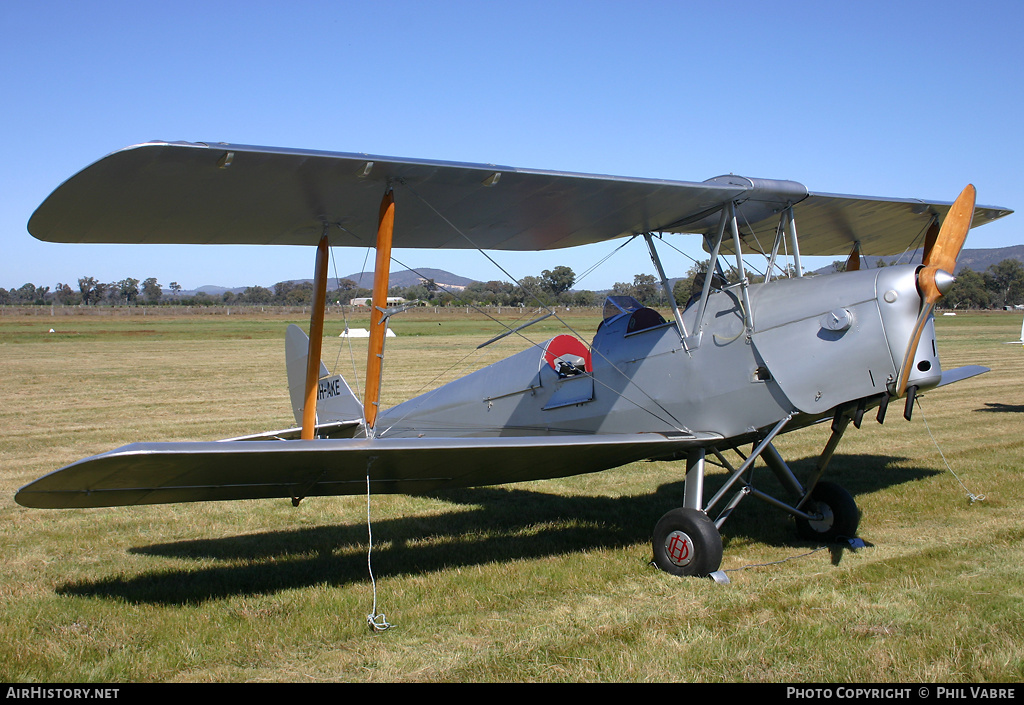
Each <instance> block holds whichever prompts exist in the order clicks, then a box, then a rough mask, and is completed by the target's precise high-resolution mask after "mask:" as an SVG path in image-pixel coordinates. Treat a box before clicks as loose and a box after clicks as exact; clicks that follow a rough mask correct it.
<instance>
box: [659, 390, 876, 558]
mask: <svg viewBox="0 0 1024 705" xmlns="http://www.w3.org/2000/svg"><path fill="white" fill-rule="evenodd" d="M791 419H792V415H790V416H789V417H787V418H784V419H782V420H781V421H779V423H777V424H776V425H775V427H774V428H772V429H771V431H769V432H768V433H767V434H766V435H765V436H764V437H763V438H762V439H761V441H760V442H759V443H758V444H757V445H756V446H755V448H754V450H753V452H752V453H751V454H750V456H749V457H746V458H744V460H743V463H742V464H741V465H740V466H739V467H738V468H733V467H732V466H731V465H730V464H729V462H728V461H727V460H726V458H725V457H724V456H723V455H722V454H721V453H720V452H719V451H718V450H717V449H712V452H713V453H714V454H715V456H716V457H717V458H718V460H719V461H720V462H721V463H722V465H723V466H724V467H725V468H727V469H728V470H729V471H730V473H731V474H730V475H729V478H728V479H727V480H726V482H725V484H724V485H723V486H722V488H721V489H720V490H719V491H718V492H717V493H716V494H715V496H714V497H713V498H712V499H711V501H710V502H708V504H707V505H706V506H705V505H704V455H705V450H704V449H703V448H698V449H694V450H693V451H691V452H690V453H689V455H688V456H687V459H686V484H685V487H684V491H683V506H682V507H680V508H679V509H673V510H672V511H670V512H668V513H667V514H665V516H663V517H662V518H661V520H660V521H659V522H658V524H657V526H655V528H654V539H653V541H652V547H653V549H654V563H655V565H657V566H658V567H659V568H661V569H662V570H664V571H666V572H668V573H671V574H673V575H681V576H699V577H704V576H708V575H711V574H712V573H715V572H716V571H718V569H719V567H720V566H721V564H722V537H721V534H720V533H719V531H720V529H721V528H722V524H724V523H725V520H726V519H727V518H728V517H729V514H731V513H732V510H733V509H735V508H736V506H737V505H738V504H739V503H740V501H741V500H742V499H743V498H745V497H747V496H748V495H753V496H754V497H756V498H757V499H760V500H762V501H764V502H767V503H768V504H771V505H773V506H775V507H778V508H779V509H782V510H783V511H785V512H787V513H789V514H792V515H793V516H794V517H795V518H796V526H797V533H798V534H799V536H800V537H801V538H803V539H810V540H815V541H829V542H832V541H836V540H838V539H840V538H854V537H855V536H856V534H857V525H858V524H859V523H860V512H859V511H858V509H857V504H856V502H855V501H854V499H853V496H852V495H850V493H849V492H847V491H846V490H844V489H843V488H842V487H840V486H839V485H837V484H835V483H833V482H819V479H820V478H821V476H822V474H824V472H825V468H826V467H827V466H828V463H829V461H830V460H831V459H832V454H833V453H834V452H835V449H836V447H837V446H838V445H839V440H840V439H841V438H842V436H843V433H844V432H845V431H846V427H847V426H848V425H849V423H850V421H851V420H852V419H851V417H850V416H849V415H848V413H846V411H844V410H839V411H838V412H837V413H836V415H835V418H834V419H833V422H832V435H831V436H830V437H829V439H828V442H827V443H826V444H825V448H824V450H823V451H822V452H821V455H820V456H819V458H818V463H817V467H816V468H815V470H814V472H813V473H812V475H811V477H810V479H809V480H808V483H807V486H806V487H805V486H804V485H803V484H802V483H801V482H800V481H799V480H798V479H797V478H796V476H795V475H794V474H793V471H792V470H790V468H789V466H788V465H786V463H785V461H784V460H783V459H782V456H781V455H780V454H779V452H778V451H777V450H776V449H775V447H774V446H773V445H772V440H773V439H774V438H775V436H777V435H778V434H779V433H781V432H782V430H783V429H784V428H785V427H786V424H787V423H789V421H790V420H791ZM857 420H858V421H859V413H858V414H857ZM741 455H742V454H741ZM758 457H761V458H762V459H763V460H764V461H765V464H766V465H767V466H768V467H769V469H771V470H772V472H773V473H774V475H775V476H776V478H777V479H778V480H779V482H780V483H781V484H782V486H783V487H784V488H785V489H786V490H787V491H789V492H790V493H791V494H792V495H794V496H795V497H796V498H797V501H796V503H795V504H793V505H791V504H788V503H786V502H784V501H782V500H779V499H776V498H775V497H772V496H771V495H768V494H766V493H765V492H762V491H760V490H758V489H756V488H755V487H754V485H753V478H752V469H753V465H754V461H755V460H756V459H757V458H758ZM737 485H738V487H739V488H738V490H737V491H736V492H735V494H734V495H733V497H732V498H731V499H730V500H729V501H728V502H727V503H726V505H725V508H724V509H722V511H721V513H720V514H719V515H718V518H717V519H715V520H714V521H712V520H711V519H710V518H709V517H708V512H709V511H710V510H711V509H712V508H713V507H714V506H715V505H716V504H718V502H719V500H721V499H722V498H723V497H725V496H726V495H727V494H728V493H729V492H731V491H732V490H733V489H734V488H735V487H736V486H737Z"/></svg>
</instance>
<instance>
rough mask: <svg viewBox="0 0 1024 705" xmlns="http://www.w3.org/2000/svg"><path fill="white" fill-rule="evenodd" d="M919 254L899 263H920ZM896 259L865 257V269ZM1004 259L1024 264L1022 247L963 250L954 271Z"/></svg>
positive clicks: (824, 269)
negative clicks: (881, 261) (883, 261)
mask: <svg viewBox="0 0 1024 705" xmlns="http://www.w3.org/2000/svg"><path fill="white" fill-rule="evenodd" d="M921 252H922V251H921V250H914V251H913V252H911V253H910V259H909V260H908V259H907V258H906V257H903V258H900V261H901V262H903V263H906V262H911V263H920V262H921ZM897 259H898V258H897V257H865V258H864V263H865V268H866V269H872V268H874V267H876V266H877V265H878V261H879V260H885V261H886V262H888V263H892V262H895V261H896V260H897ZM1004 259H1015V260H1017V261H1018V262H1020V263H1021V264H1024V245H1014V246H1013V247H992V248H988V249H977V250H970V249H966V248H965V249H964V250H962V251H961V252H960V256H959V257H957V259H956V271H957V272H959V271H961V270H964V269H973V270H974V271H975V272H984V271H985V270H986V269H988V268H989V267H991V266H992V265H993V264H998V263H1000V262H1002V261H1003V260H1004ZM831 271H832V267H831V266H828V267H822V268H821V269H816V270H815V272H814V273H815V274H828V273H829V272H831Z"/></svg>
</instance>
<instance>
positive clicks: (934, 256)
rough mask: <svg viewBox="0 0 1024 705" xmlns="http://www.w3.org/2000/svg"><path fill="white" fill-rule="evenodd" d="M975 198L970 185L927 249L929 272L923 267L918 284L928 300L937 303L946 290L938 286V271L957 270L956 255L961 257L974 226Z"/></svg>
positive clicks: (927, 268)
mask: <svg viewBox="0 0 1024 705" xmlns="http://www.w3.org/2000/svg"><path fill="white" fill-rule="evenodd" d="M974 197H975V190H974V186H972V185H971V184H967V186H965V187H964V190H963V191H961V192H960V195H959V196H957V199H956V201H954V202H953V205H952V206H951V207H950V209H949V212H948V213H947V214H946V218H945V219H944V220H943V221H942V227H941V228H940V229H939V234H938V236H937V237H936V238H935V244H934V245H932V246H931V247H930V248H928V249H927V252H926V254H925V260H924V266H925V270H930V271H929V273H928V274H925V270H922V272H921V274H920V275H918V283H919V285H920V286H921V293H922V294H924V299H925V301H926V302H929V303H935V302H936V301H938V300H939V299H940V298H941V297H942V294H943V293H945V292H943V291H941V290H940V289H939V287H938V286H936V285H935V281H934V280H935V273H936V270H942V271H945V272H948V273H949V274H954V273H955V272H956V258H957V257H958V256H960V250H961V249H963V246H964V241H965V240H967V231H968V230H970V229H971V221H972V220H973V219H974Z"/></svg>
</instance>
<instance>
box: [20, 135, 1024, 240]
mask: <svg viewBox="0 0 1024 705" xmlns="http://www.w3.org/2000/svg"><path fill="white" fill-rule="evenodd" d="M388 186H392V187H394V189H395V193H396V199H397V203H396V222H395V235H394V246H395V247H425V248H458V249H472V248H481V249H498V250H542V249H552V248H559V247H573V246H576V245H584V244H589V243H594V242H600V241H604V240H609V239H613V238H616V237H621V236H626V235H632V234H636V233H644V232H679V233H701V234H708V233H711V232H713V231H714V230H715V228H716V226H717V223H718V215H717V212H718V211H719V210H720V209H721V207H722V204H723V203H726V202H728V201H730V200H732V201H737V202H739V203H740V206H739V214H740V219H741V224H742V226H743V228H744V232H745V233H746V232H748V231H749V232H750V233H752V235H756V236H757V237H756V238H754V237H751V241H750V242H748V243H747V245H746V247H749V248H751V249H752V250H757V249H760V246H759V245H758V242H757V240H760V242H761V243H763V242H765V239H767V244H766V245H765V247H770V246H771V238H772V237H773V236H774V232H775V228H776V226H777V224H778V213H779V212H780V211H781V210H782V209H784V208H786V207H787V206H788V205H792V204H796V209H797V210H796V217H797V222H798V228H799V230H800V236H801V251H802V252H803V253H804V254H807V255H820V254H827V255H834V254H846V253H848V252H849V250H850V245H851V243H852V242H853V241H855V240H860V241H861V243H862V246H863V251H865V252H869V253H871V254H893V253H897V252H901V251H903V249H905V248H906V247H907V245H908V244H909V243H910V241H911V239H912V237H913V236H914V235H916V234H918V233H919V232H921V231H923V230H924V228H926V227H927V225H928V222H930V218H931V213H932V212H935V213H938V214H940V215H941V214H944V213H945V211H946V210H947V209H948V206H949V204H945V203H925V202H922V201H916V200H905V199H896V200H892V199H889V200H886V199H873V198H865V197H855V196H834V195H828V194H808V192H807V189H806V188H804V187H803V186H802V185H801V184H798V183H795V182H792V181H770V180H764V179H745V178H740V177H719V178H716V179H711V180H709V181H706V182H702V183H695V182H685V181H665V180H656V179H635V178H626V177H613V176H596V175H589V174H573V173H566V172H555V171H541V170H530V169H517V168H513V167H507V166H496V165H493V164H463V163H455V162H443V161H428V160H415V159H400V158H393V157H381V156H372V155H367V154H344V153H336V152H319V151H309V150H292V149H276V148H269V147H251V146H244V145H231V144H223V143H219V144H203V143H185V142H176V143H167V142H150V143H146V144H140V145H135V146H133V147H128V148H126V149H123V150H121V151H118V152H115V153H113V154H111V155H109V156H107V157H105V158H103V159H101V160H99V161H98V162H96V163H94V164H92V165H91V166H89V167H86V168H85V169H83V170H82V171H81V172H79V173H78V174H76V175H75V176H73V177H71V178H70V179H68V180H67V181H66V182H64V183H63V184H62V185H61V186H60V187H59V188H57V190H55V191H54V192H53V193H52V194H51V195H50V196H49V197H48V198H47V199H46V201H44V202H43V204H42V205H41V206H40V207H39V208H38V209H37V210H36V212H35V214H34V215H33V216H32V218H31V220H30V221H29V231H30V232H31V233H32V234H33V235H34V236H35V237H37V238H39V239H41V240H48V241H53V242H107V243H110V242H113V243H179V244H267V245H293V244H313V245H315V244H316V243H317V242H319V240H320V238H321V236H322V235H323V234H324V233H325V232H326V233H327V234H328V235H329V237H330V240H331V244H332V245H334V246H368V245H372V244H373V242H374V237H375V234H376V228H377V217H378V210H379V205H380V199H381V197H382V195H383V193H384V190H385V189H386V188H387V187H388ZM1009 212H1010V211H1008V210H1005V209H993V208H979V209H978V210H977V212H976V214H975V219H974V224H975V225H981V224H983V223H985V222H988V221H990V220H993V219H995V218H998V217H1001V216H1003V215H1006V214H1008V213H1009ZM868 244H872V245H878V246H874V247H872V248H871V249H869V248H868V247H867V245H868ZM727 246H728V245H727Z"/></svg>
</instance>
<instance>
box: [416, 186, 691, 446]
mask: <svg viewBox="0 0 1024 705" xmlns="http://www.w3.org/2000/svg"><path fill="white" fill-rule="evenodd" d="M404 186H405V188H406V189H408V191H409V192H410V193H412V195H414V196H415V197H416V198H418V199H419V200H420V201H421V202H422V203H423V205H425V206H426V207H427V208H429V209H430V210H432V211H433V212H434V214H435V215H437V216H438V217H439V218H440V219H441V220H443V221H444V222H445V223H446V224H447V225H448V226H449V227H450V228H452V230H453V231H455V232H456V233H458V235H459V236H461V237H462V238H463V239H464V240H465V241H466V242H468V243H469V244H470V245H472V246H473V248H474V249H475V250H476V251H477V252H479V253H480V254H481V255H483V256H484V257H485V258H486V259H487V260H488V261H489V262H491V264H493V265H494V266H495V267H497V268H498V270H500V271H501V272H502V273H503V274H504V275H505V276H507V277H508V278H509V279H511V280H512V281H513V282H515V283H516V284H517V285H518V286H520V287H521V288H522V289H523V291H525V292H526V293H528V294H529V295H530V296H532V297H533V298H534V299H535V300H536V301H537V304H538V305H539V306H540V308H542V309H544V310H547V311H550V312H551V314H552V315H553V316H554V318H555V320H557V321H558V322H559V323H561V324H562V325H563V326H565V328H566V330H568V331H569V332H570V333H572V334H573V335H575V336H576V337H577V338H580V339H582V338H583V336H581V335H580V334H579V333H578V332H577V331H576V330H575V329H574V328H573V327H572V326H571V325H570V324H569V323H568V322H567V321H566V320H565V319H563V318H562V317H561V316H559V315H558V312H557V311H556V310H555V309H553V308H551V307H550V306H548V305H546V304H545V303H544V302H543V301H542V300H541V298H540V297H539V296H538V295H537V294H536V292H534V291H531V290H530V289H528V288H527V287H524V286H523V284H522V283H521V282H520V281H519V280H518V279H516V278H515V277H514V276H512V274H511V273H510V272H509V271H508V270H506V269H505V268H504V267H502V266H501V264H499V263H498V262H497V261H496V260H495V259H494V258H493V257H491V256H490V255H489V254H487V252H485V251H484V250H483V249H482V248H481V247H479V246H478V245H477V244H476V243H475V242H473V240H472V238H470V237H469V236H468V235H466V233H464V232H463V231H462V230H461V229H460V228H458V227H457V226H456V225H455V224H454V223H453V222H451V220H449V219H448V218H447V217H445V215H444V214H443V213H441V212H440V211H439V210H437V208H435V207H434V206H433V204H431V203H430V202H429V201H427V200H426V199H425V198H423V196H421V195H420V194H419V193H417V192H416V190H415V189H413V188H412V187H411V186H409V185H408V184H405V185H404ZM499 323H500V324H501V325H505V324H504V323H501V322H500V321H499ZM506 327H507V326H506ZM517 335H520V336H522V337H523V338H524V339H525V340H527V341H529V338H526V336H524V335H522V334H521V333H517ZM530 342H531V344H532V345H535V346H537V345H538V344H537V343H534V342H532V341H530ZM593 352H597V353H598V354H599V355H600V354H601V353H600V352H599V351H593ZM609 362H610V361H609ZM612 368H613V369H615V370H616V371H617V372H619V373H620V374H621V375H622V376H623V377H624V378H625V379H626V380H627V382H628V383H629V384H630V385H632V386H634V387H635V388H636V389H637V390H638V391H639V392H640V393H641V394H643V395H644V396H645V397H647V399H648V400H649V401H650V402H651V403H653V404H654V405H655V406H656V407H657V408H658V409H659V410H661V411H662V412H663V413H664V414H666V415H667V416H668V417H669V418H670V419H672V420H671V421H669V420H667V419H664V418H661V417H660V416H659V415H658V414H656V413H655V412H654V411H653V410H652V409H649V408H647V407H645V406H643V405H641V404H639V403H637V402H636V401H634V400H632V399H630V398H629V397H626V396H625V395H622V394H621V392H619V394H620V396H621V397H622V398H623V399H625V400H626V401H628V402H630V403H632V404H634V405H635V406H636V407H637V408H638V409H641V410H643V411H646V412H647V413H649V414H651V415H652V416H654V417H655V418H657V419H658V420H659V421H661V422H662V423H666V424H668V425H670V426H672V427H673V428H675V429H676V430H678V431H682V432H686V430H687V429H685V428H684V427H683V426H682V424H681V423H680V422H679V420H678V419H676V418H675V417H674V416H673V414H672V413H671V412H670V411H669V410H668V409H666V408H665V407H664V406H663V405H662V404H660V403H659V402H658V401H657V400H656V399H655V398H654V397H653V396H652V395H651V394H649V393H648V392H647V391H646V390H644V389H643V388H641V387H640V386H639V385H637V384H636V382H635V381H634V380H632V379H631V378H630V377H629V375H626V374H625V373H624V372H622V371H621V370H619V369H618V368H616V367H615V366H614V365H612ZM595 381H597V382H598V383H600V384H603V385H604V386H606V387H607V388H608V389H609V390H611V387H610V386H608V385H607V384H604V383H603V382H600V381H599V380H595Z"/></svg>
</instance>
